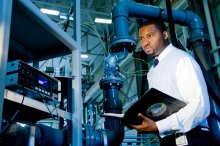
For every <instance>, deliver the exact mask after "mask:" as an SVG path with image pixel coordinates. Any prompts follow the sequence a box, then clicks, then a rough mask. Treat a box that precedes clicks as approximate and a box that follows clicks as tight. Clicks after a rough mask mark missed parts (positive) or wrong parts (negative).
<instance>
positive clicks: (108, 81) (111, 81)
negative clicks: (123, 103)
mask: <svg viewBox="0 0 220 146" xmlns="http://www.w3.org/2000/svg"><path fill="white" fill-rule="evenodd" d="M99 85H100V88H101V89H106V88H109V87H110V86H116V87H118V88H121V87H122V85H123V81H122V79H121V78H119V77H105V78H103V79H102V80H101V81H100V83H99Z"/></svg>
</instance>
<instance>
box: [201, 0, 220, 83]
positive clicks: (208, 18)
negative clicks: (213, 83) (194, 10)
mask: <svg viewBox="0 0 220 146" xmlns="http://www.w3.org/2000/svg"><path fill="white" fill-rule="evenodd" d="M202 2H203V7H204V11H205V17H206V23H207V26H208V31H209V36H210V41H211V46H212V49H213V50H214V49H215V48H217V43H216V39H215V35H214V30H213V25H212V20H211V15H210V11H209V5H208V1H207V0H202ZM213 55H214V60H215V63H216V64H217V63H219V62H220V59H219V54H218V52H217V51H215V52H214V53H213ZM217 73H218V78H219V79H220V66H217Z"/></svg>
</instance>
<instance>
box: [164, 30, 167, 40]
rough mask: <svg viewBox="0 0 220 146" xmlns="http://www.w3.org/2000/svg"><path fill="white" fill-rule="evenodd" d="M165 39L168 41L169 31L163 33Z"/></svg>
mask: <svg viewBox="0 0 220 146" xmlns="http://www.w3.org/2000/svg"><path fill="white" fill-rule="evenodd" d="M163 37H164V39H165V40H167V39H168V32H167V31H164V32H163Z"/></svg>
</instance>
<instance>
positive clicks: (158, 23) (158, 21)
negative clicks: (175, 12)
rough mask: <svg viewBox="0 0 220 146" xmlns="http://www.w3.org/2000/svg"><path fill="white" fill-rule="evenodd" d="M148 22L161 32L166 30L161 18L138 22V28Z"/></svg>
mask: <svg viewBox="0 0 220 146" xmlns="http://www.w3.org/2000/svg"><path fill="white" fill-rule="evenodd" d="M149 24H154V25H155V26H156V27H157V28H158V29H159V30H160V31H161V32H164V31H167V27H166V25H165V23H164V22H163V21H162V20H161V19H147V20H144V21H143V22H142V23H141V24H140V26H139V29H140V28H141V27H143V26H146V25H149Z"/></svg>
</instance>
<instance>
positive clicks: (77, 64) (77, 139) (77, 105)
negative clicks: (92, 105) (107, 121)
mask: <svg viewBox="0 0 220 146" xmlns="http://www.w3.org/2000/svg"><path fill="white" fill-rule="evenodd" d="M73 10H75V13H73V15H74V20H75V21H74V22H73V23H74V24H73V27H74V28H73V31H74V34H73V38H74V39H75V40H76V44H77V49H76V50H74V51H72V76H73V80H72V106H73V107H72V108H73V111H72V145H74V146H82V95H81V94H82V92H81V90H82V89H81V58H80V55H81V28H80V1H79V0H73Z"/></svg>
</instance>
